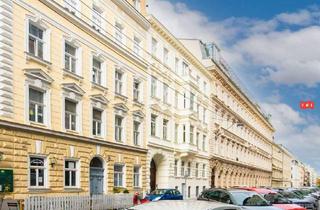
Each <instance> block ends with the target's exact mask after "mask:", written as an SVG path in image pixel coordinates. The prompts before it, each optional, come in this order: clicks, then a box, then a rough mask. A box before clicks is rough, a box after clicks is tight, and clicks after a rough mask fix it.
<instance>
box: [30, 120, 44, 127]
mask: <svg viewBox="0 0 320 210" xmlns="http://www.w3.org/2000/svg"><path fill="white" fill-rule="evenodd" d="M29 124H30V125H32V126H36V127H41V128H46V127H47V125H46V124H44V123H38V122H33V121H29Z"/></svg>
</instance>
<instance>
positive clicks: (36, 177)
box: [29, 157, 47, 187]
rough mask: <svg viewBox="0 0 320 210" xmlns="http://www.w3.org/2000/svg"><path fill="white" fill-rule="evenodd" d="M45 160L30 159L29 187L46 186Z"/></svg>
mask: <svg viewBox="0 0 320 210" xmlns="http://www.w3.org/2000/svg"><path fill="white" fill-rule="evenodd" d="M46 174H47V167H46V158H45V157H30V165H29V176H30V187H45V185H46V181H47V180H46V179H47V178H46Z"/></svg>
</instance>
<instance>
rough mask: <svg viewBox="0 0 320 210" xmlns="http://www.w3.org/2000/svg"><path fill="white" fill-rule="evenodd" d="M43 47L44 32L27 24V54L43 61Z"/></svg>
mask: <svg viewBox="0 0 320 210" xmlns="http://www.w3.org/2000/svg"><path fill="white" fill-rule="evenodd" d="M44 45H45V41H44V30H43V29H41V28H39V27H37V26H35V25H34V24H32V23H29V40H28V47H29V51H28V52H29V53H30V54H32V55H34V56H36V57H39V58H41V59H43V52H44Z"/></svg>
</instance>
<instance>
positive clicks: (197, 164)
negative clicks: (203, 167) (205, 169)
mask: <svg viewBox="0 0 320 210" xmlns="http://www.w3.org/2000/svg"><path fill="white" fill-rule="evenodd" d="M194 176H195V177H196V178H198V177H199V163H196V170H195V174H194Z"/></svg>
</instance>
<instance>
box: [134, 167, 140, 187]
mask: <svg viewBox="0 0 320 210" xmlns="http://www.w3.org/2000/svg"><path fill="white" fill-rule="evenodd" d="M133 186H134V187H140V166H134V167H133Z"/></svg>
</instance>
